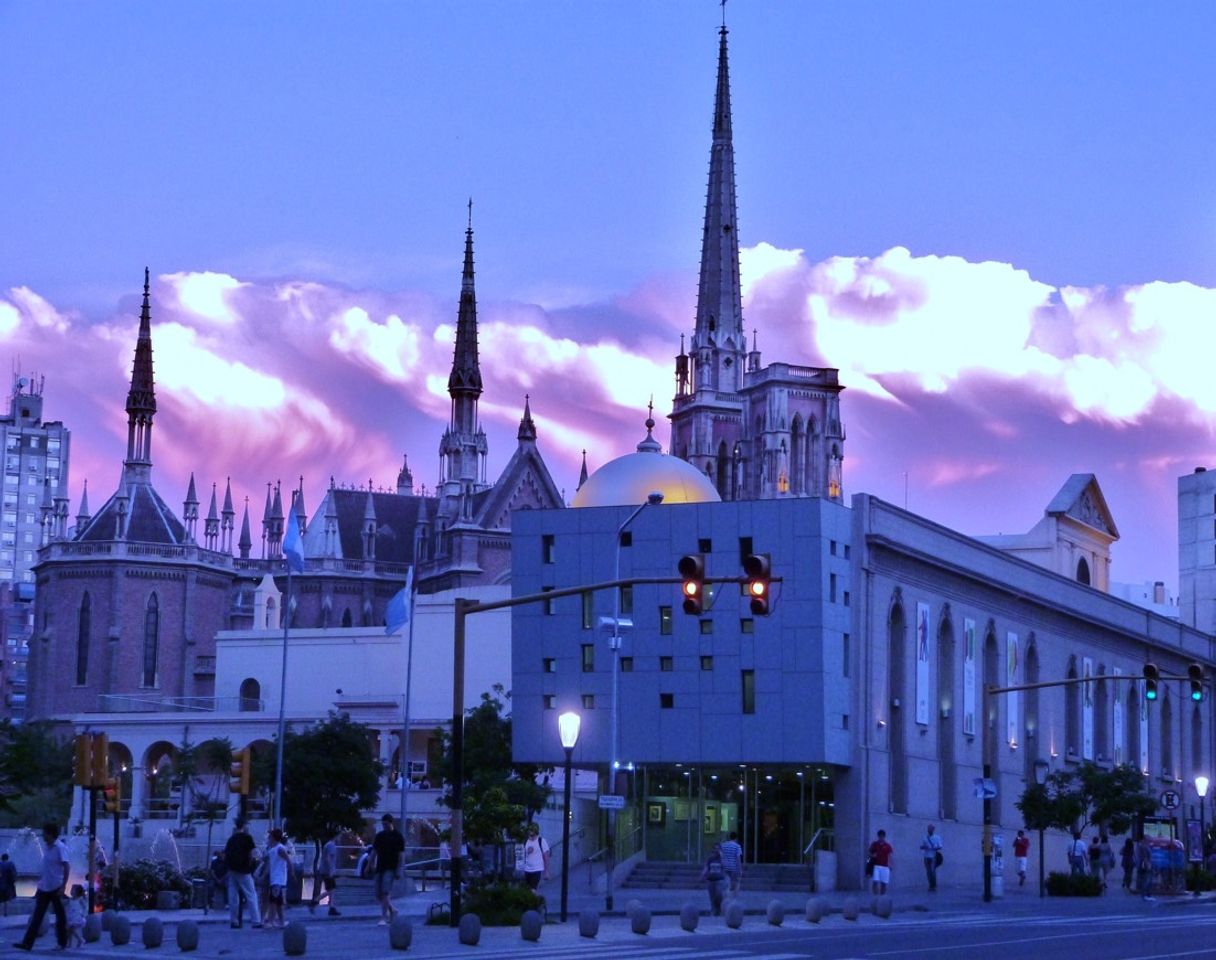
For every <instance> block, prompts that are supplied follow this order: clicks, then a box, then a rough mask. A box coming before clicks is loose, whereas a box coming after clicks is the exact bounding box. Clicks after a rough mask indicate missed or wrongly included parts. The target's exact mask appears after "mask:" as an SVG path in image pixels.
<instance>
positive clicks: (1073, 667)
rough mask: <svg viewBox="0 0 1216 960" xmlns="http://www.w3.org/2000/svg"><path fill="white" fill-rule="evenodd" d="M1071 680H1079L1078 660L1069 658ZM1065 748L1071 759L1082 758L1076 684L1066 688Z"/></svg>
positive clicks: (1068, 675)
mask: <svg viewBox="0 0 1216 960" xmlns="http://www.w3.org/2000/svg"><path fill="white" fill-rule="evenodd" d="M1064 676H1065V677H1067V678H1068V679H1069V680H1076V679H1077V658H1076V657H1069V658H1068V672H1067V673H1066V674H1065V675H1064ZM1064 747H1065V749H1066V750H1067V751H1068V756H1070V757H1074V758H1077V757H1080V756H1081V696H1080V690H1079V688H1078V686H1077V684H1075V683H1070V684H1068V685H1067V686H1066V687H1065V688H1064Z"/></svg>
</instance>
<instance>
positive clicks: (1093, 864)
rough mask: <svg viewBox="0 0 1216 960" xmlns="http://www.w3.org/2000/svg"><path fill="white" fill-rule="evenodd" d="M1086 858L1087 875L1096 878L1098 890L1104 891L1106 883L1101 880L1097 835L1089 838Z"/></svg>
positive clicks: (1100, 848) (1099, 846)
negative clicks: (1087, 863)
mask: <svg viewBox="0 0 1216 960" xmlns="http://www.w3.org/2000/svg"><path fill="white" fill-rule="evenodd" d="M1086 856H1087V857H1088V859H1089V875H1090V876H1091V877H1095V878H1097V881H1098V890H1099V891H1101V890H1104V889H1106V883H1105V882H1104V881H1103V879H1102V847H1101V845H1100V844H1099V842H1098V836H1097V834H1094V836H1093V837H1091V838H1090V841H1089V848H1088V849H1087V850H1086Z"/></svg>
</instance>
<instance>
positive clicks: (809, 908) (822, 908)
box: [806, 897, 828, 923]
mask: <svg viewBox="0 0 1216 960" xmlns="http://www.w3.org/2000/svg"><path fill="white" fill-rule="evenodd" d="M827 912H828V908H827V904H825V903H824V902H823V901H822V900H820V899H819V898H818V897H808V898H807V901H806V922H807V923H818V922H819V921H820V920H822V919H823V918H824V916H826V914H827Z"/></svg>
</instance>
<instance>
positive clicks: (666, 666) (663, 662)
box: [659, 657, 676, 673]
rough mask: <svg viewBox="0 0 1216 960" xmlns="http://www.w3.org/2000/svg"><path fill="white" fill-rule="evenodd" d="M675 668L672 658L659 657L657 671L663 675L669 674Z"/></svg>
mask: <svg viewBox="0 0 1216 960" xmlns="http://www.w3.org/2000/svg"><path fill="white" fill-rule="evenodd" d="M675 668H676V664H675V659H674V658H673V657H659V669H660V670H662V671H663V672H664V673H671V671H672V670H674V669H675Z"/></svg>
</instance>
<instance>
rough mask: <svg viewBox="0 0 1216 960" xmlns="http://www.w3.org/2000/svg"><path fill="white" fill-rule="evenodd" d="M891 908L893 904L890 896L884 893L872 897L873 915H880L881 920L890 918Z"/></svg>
mask: <svg viewBox="0 0 1216 960" xmlns="http://www.w3.org/2000/svg"><path fill="white" fill-rule="evenodd" d="M893 909H894V904H893V903H892V902H891V898H890V897H888V896H887V895H886V894H883V895H882V896H879V897H875V898H874V906H873V908H872V910H873V913H874V916H876V917H880V918H882V919H883V920H889V919H890V918H891V911H892V910H893Z"/></svg>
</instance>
